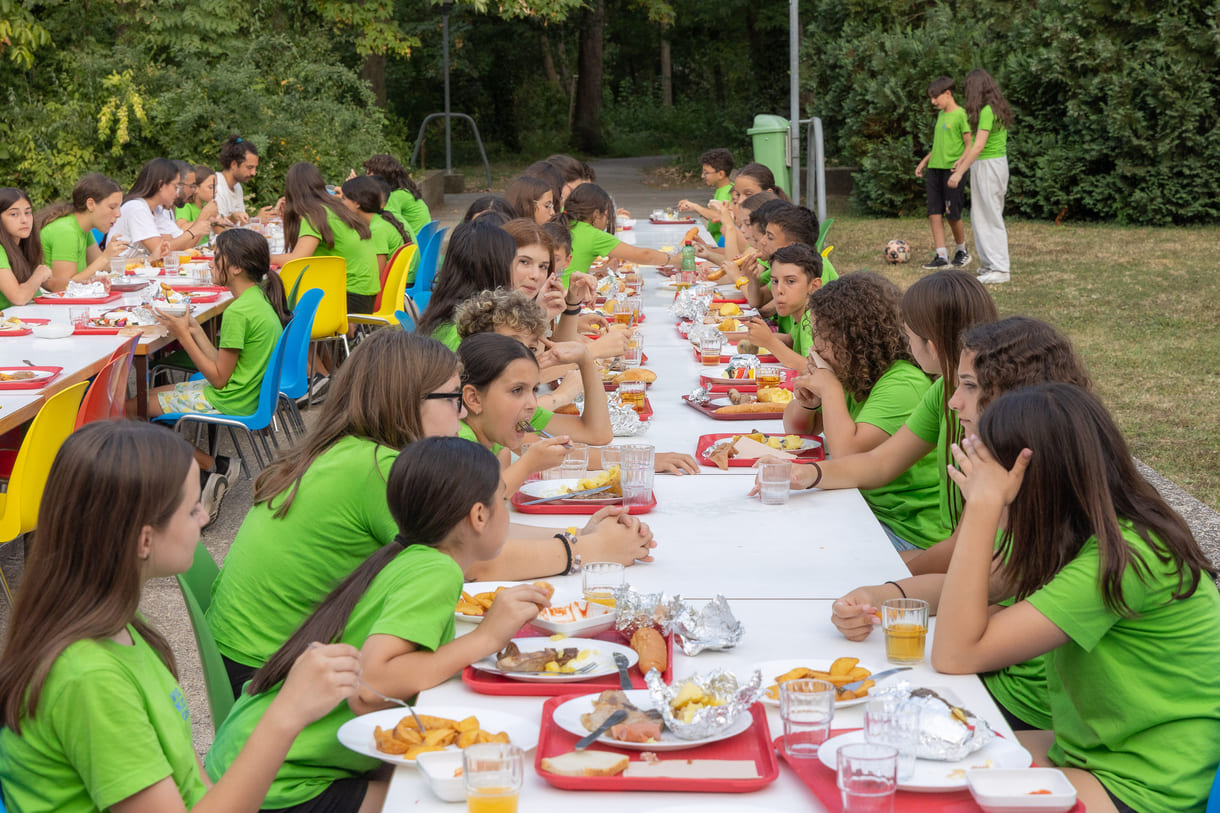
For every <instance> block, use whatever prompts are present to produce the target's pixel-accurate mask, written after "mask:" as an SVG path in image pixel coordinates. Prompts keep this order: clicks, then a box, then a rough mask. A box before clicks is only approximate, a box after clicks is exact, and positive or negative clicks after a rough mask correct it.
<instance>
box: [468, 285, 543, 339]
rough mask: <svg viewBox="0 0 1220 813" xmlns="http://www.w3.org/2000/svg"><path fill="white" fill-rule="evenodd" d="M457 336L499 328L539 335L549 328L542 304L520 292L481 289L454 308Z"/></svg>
mask: <svg viewBox="0 0 1220 813" xmlns="http://www.w3.org/2000/svg"><path fill="white" fill-rule="evenodd" d="M453 321H454V323H455V324H456V325H457V332H458V336H459V337H461V338H463V339H465V338H467V337H468V336H473V335H475V334H476V333H495V332H496V330H497V329H504V330H510V331H513V332H514V333H528V334H530V335H531V336H538V337H539V338H541V337H543V336H546V334H547V330H548V328H549V327H550V325H549V323H548V322H547V319H546V312H545V311H543V310H542V306H541V305H539V304H538V303H537V302H535V301H534V300H532V299H530V298H529V297H528V296H526V295H525V294H523V293H521V292H520V291H506V290H504V289H503V288H497V289H495V290H494V291H479V292H478V293H477V294H475V295H474V296H472V297H470V298H469V299H467V300H465V301H464V302H460V303H459V304H458V306H457V307H456V308H454V310H453Z"/></svg>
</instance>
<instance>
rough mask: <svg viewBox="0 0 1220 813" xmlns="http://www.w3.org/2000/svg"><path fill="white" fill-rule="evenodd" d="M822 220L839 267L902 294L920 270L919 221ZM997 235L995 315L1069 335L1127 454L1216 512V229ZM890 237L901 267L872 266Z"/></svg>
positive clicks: (924, 244)
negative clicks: (1005, 279) (1004, 259)
mask: <svg viewBox="0 0 1220 813" xmlns="http://www.w3.org/2000/svg"><path fill="white" fill-rule="evenodd" d="M830 216H832V217H834V219H835V222H834V226H833V227H832V228H831V230H830V234H829V237H828V238H827V244H828V245H833V246H834V247H835V249H834V251H833V252H832V253H831V255H830V259H831V261H832V262H833V263H834V265H835V268H836V269H838V270H839V271H854V270H858V269H862V268H867V269H870V270H873V271H881V272H883V273H885V274H886V275H887V276H888V277H890V278H891V279H893V280H894V281H895V282H896V283H897V284H898V285H899V286H900V287H902V288H905V287H907V286H909V285H910V284H911V283H913V282H914V281H915V280H917V279H918V278H919V277H920V276H921V275H922V274H924V273H927V272H924V271H922V270H921V269H920V267H919V266H920V265H922V264H923V263H924V262H925V261H926V260H927V259H928V257H930V256H931V254H932V249H931V233H930V231H929V229H928V224H927V219H926V218H919V219H916V218H903V219H876V218H865V217H860V216H857V215H853V214H850V213H849V212H848V211H847V206H846V202H845V201H843V202H837V203H836V204H834V205H832V206H831V212H830ZM967 231H969V229H967ZM1008 237H1009V248H1010V252H1011V254H1012V281H1011V282H1009V283H1007V284H1005V285H994V286H989V287H990V290H991V292H992V295H993V296H994V297H995V301H996V305H997V306H998V308H999V310H1000V315H1001V316H1006V315H1013V314H1027V315H1030V316H1035V317H1037V318H1039V319H1044V320H1046V321H1048V322H1050V323H1052V324H1054V325H1055V326H1057V327H1058V328H1059V329H1061V330H1063V331H1064V332H1065V333H1066V334H1067V335H1069V336H1070V337H1071V338H1072V340H1073V341H1074V342H1075V343H1076V347H1077V349H1078V350H1079V352H1080V354H1081V355H1082V357H1083V358H1084V359H1085V361H1086V363H1087V364H1088V368H1089V372H1090V374H1091V375H1092V377H1093V382H1094V387H1095V389H1096V391H1097V393H1098V395H1099V396H1100V397H1101V398H1102V399H1103V401H1104V402H1105V404H1106V405H1107V407H1109V409H1110V410H1111V412H1112V413H1113V414H1114V416H1115V418H1116V420H1117V421H1118V424H1119V426H1120V427H1121V428H1122V429H1123V431H1124V433H1125V434H1126V436H1127V441H1128V443H1129V444H1130V446H1131V450H1132V452H1133V453H1134V454H1135V455H1136V456H1137V457H1139V458H1140V459H1141V460H1143V461H1144V462H1145V463H1147V464H1148V465H1150V466H1152V467H1153V468H1155V469H1156V470H1157V471H1159V472H1160V473H1161V474H1163V475H1165V476H1166V477H1168V478H1169V479H1171V480H1173V481H1174V482H1176V483H1177V484H1178V485H1180V486H1182V487H1183V488H1184V489H1186V490H1187V491H1188V492H1190V493H1191V494H1192V495H1194V496H1195V497H1197V498H1198V499H1200V500H1202V501H1203V502H1205V503H1207V504H1208V505H1210V506H1211V507H1212V508H1220V398H1218V397H1217V396H1218V395H1220V331H1218V330H1217V329H1216V324H1217V317H1218V315H1220V314H1218V311H1220V274H1218V272H1217V262H1216V258H1215V257H1214V256H1213V255H1212V251H1213V250H1214V249H1215V247H1216V246H1217V245H1220V228H1217V227H1192V228H1137V227H1120V226H1112V225H1101V224H1092V223H1089V224H1075V223H1068V224H1065V225H1063V226H1056V225H1054V224H1053V223H1040V222H1030V221H1009V223H1008ZM893 238H901V239H904V240H906V241H907V242H909V243H911V245H912V246H914V247H915V255H914V256H913V257H912V258H911V261H910V262H909V263H906V264H905V265H899V266H891V265H887V264H886V263H885V261H884V260H883V259H882V256H881V250H882V248H883V247H884V245H885V244H886V242H887V241H889V240H890V239H893ZM967 244H968V245H969V246H970V247H971V248H972V249H973V242H972V241H971V240H970V239H969V236H968V239H967ZM973 268H977V260H976V262H975V265H974V266H973Z"/></svg>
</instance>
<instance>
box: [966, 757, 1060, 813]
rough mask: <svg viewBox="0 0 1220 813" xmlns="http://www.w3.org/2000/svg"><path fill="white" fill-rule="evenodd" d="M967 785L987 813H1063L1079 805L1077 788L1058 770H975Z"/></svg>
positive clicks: (968, 778)
mask: <svg viewBox="0 0 1220 813" xmlns="http://www.w3.org/2000/svg"><path fill="white" fill-rule="evenodd" d="M966 784H967V785H968V786H969V787H970V793H971V794H973V796H974V801H975V802H977V803H978V806H979V807H981V808H983V810H984V811H986V813H1054V812H1055V811H1059V813H1062V811H1067V810H1071V809H1072V807H1073V806H1075V804H1076V788H1074V787H1072V783H1071V782H1069V781H1068V778H1067V777H1066V776H1064V775H1063V772H1062V771H1060V770H1058V769H1057V768H1012V769H1005V768H976V769H974V770H969V771H966ZM1038 790H1049V791H1050V793H1034V791H1038Z"/></svg>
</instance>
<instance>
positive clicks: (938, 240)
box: [915, 76, 970, 271]
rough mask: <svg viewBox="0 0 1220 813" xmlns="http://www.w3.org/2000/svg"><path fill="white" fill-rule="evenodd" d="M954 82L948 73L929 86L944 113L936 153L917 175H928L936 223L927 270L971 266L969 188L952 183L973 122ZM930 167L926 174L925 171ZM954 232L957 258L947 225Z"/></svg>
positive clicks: (932, 219)
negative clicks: (965, 221)
mask: <svg viewBox="0 0 1220 813" xmlns="http://www.w3.org/2000/svg"><path fill="white" fill-rule="evenodd" d="M953 87H954V82H953V80H952V79H951V78H949V77H948V76H940V77H937V78H936V79H933V80H932V83H931V84H929V85H928V98H929V99H931V100H932V106H933V107H935V108H936V109H937V110H939V111H940V113H938V114H937V116H936V133H935V135H934V136H933V137H932V152H930V153H928V154H927V155H925V156H924V159H923V160H922V161H920V162H919V165H918V166H917V167H915V177H916V178H925V175H926V178H925V184H926V186H927V190H928V220H929V221H930V223H931V226H932V242H933V243H934V244H935V245H936V256H935V257H933V258H932V259H931V260H929V261H928V262H927V263H926V264H925V265H924V269H926V270H928V271H940V270H941V269H944V268H950V267H952V268H965V267H966V266H968V265H970V253H969V252H968V251H966V228H965V227H964V226H963V225H962V204H963V202H964V199H965V193H966V190H965V188H964V187H962V186H961V185H958V186H956V187H950V186H949V176H950V175H952V174H953V164H954V162H956V161H957V159H959V158H961V157H962V154H963V153H964V152H965V151H966V150H968V149H970V122H969V120H968V119H967V118H966V111H965V109H964V108H962V107H960V106H959V105H958V103H957V102H956V101H954V99H953ZM925 170H926V173H925ZM946 217H947V218H948V220H949V228H950V229H952V231H953V241H954V243H956V250H955V251H954V252H953V261H952V262H950V261H949V252H948V250H947V249H946V248H945V224H944V219H945V218H946Z"/></svg>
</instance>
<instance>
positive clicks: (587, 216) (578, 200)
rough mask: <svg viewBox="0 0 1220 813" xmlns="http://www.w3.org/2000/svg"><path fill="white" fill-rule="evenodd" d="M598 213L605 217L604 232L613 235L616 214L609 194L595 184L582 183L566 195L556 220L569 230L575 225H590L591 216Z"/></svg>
mask: <svg viewBox="0 0 1220 813" xmlns="http://www.w3.org/2000/svg"><path fill="white" fill-rule="evenodd" d="M599 213H600V214H604V215H605V216H606V228H605V231H607V232H609V233H610V234H614V229H615V221H616V218H617V213H616V212H615V210H614V201H612V200H611V199H610V193H609V192H607V191H606V190H605V189H602V188H601V187H600V186H598V185H597V184H595V183H582V184H581V185H580V186H578V187H576V188H575V189H573V190H572V194H570V195H568V202H567V203H565V204H564V205H563V214H561V215H559V217H557V218H556V220H557V221H558V222H560V223H562V224H563V225H565V226H567V227H568V228H569V229H571V228H572V226H573V225H575V224H576V223H590V224H592V220H593V216H594V215H596V214H599Z"/></svg>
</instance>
